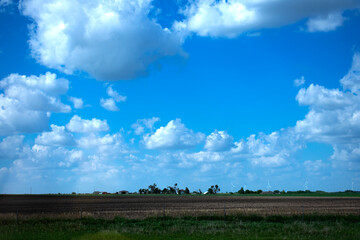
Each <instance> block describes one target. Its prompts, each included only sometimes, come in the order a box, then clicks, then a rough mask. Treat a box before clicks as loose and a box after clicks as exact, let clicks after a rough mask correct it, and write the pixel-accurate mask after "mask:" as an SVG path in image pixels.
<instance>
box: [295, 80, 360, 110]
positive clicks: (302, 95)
mask: <svg viewBox="0 0 360 240" xmlns="http://www.w3.org/2000/svg"><path fill="white" fill-rule="evenodd" d="M296 100H297V101H298V102H299V104H300V105H305V106H310V108H311V109H314V108H316V109H327V110H335V109H343V108H344V107H345V106H350V105H352V104H353V103H354V102H356V96H354V95H353V94H351V93H349V92H343V91H340V90H338V89H327V88H325V87H323V86H319V85H313V84H310V86H309V87H308V88H307V89H305V88H302V89H300V91H299V92H298V94H297V96H296Z"/></svg>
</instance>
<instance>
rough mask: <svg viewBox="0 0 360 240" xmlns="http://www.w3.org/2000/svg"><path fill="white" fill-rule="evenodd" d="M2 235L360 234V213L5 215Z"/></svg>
mask: <svg viewBox="0 0 360 240" xmlns="http://www.w3.org/2000/svg"><path fill="white" fill-rule="evenodd" d="M0 239H7V240H11V239H81V240H85V239H89V240H95V239H96V240H97V239H360V216H334V215H328V216H315V215H305V216H268V217H261V216H227V217H226V219H225V221H224V218H223V217H219V216H212V217H209V216H208V217H198V218H194V217H185V218H149V219H146V220H129V219H121V218H116V219H114V220H102V219H77V220H49V219H44V220H28V221H19V222H16V221H13V220H3V221H0Z"/></svg>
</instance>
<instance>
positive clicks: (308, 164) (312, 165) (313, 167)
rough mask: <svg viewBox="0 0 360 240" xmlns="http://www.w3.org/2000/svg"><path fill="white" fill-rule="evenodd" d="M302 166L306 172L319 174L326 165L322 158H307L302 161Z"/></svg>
mask: <svg viewBox="0 0 360 240" xmlns="http://www.w3.org/2000/svg"><path fill="white" fill-rule="evenodd" d="M304 166H305V169H306V171H307V172H309V173H310V174H313V175H319V174H320V172H321V170H322V169H324V168H325V167H327V164H326V163H324V162H323V161H322V160H315V161H310V160H307V161H305V162H304Z"/></svg>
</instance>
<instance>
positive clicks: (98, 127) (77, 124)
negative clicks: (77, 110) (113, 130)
mask: <svg viewBox="0 0 360 240" xmlns="http://www.w3.org/2000/svg"><path fill="white" fill-rule="evenodd" d="M66 128H67V129H68V130H69V131H71V132H82V133H85V132H86V133H87V132H103V131H108V130H109V125H108V124H107V121H106V120H99V119H96V118H93V119H91V120H87V119H82V118H81V117H79V116H77V115H75V116H73V117H72V118H71V120H70V122H69V123H68V124H67V125H66Z"/></svg>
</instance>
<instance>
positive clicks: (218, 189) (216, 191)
mask: <svg viewBox="0 0 360 240" xmlns="http://www.w3.org/2000/svg"><path fill="white" fill-rule="evenodd" d="M218 192H220V188H219V186H218V185H215V189H214V193H215V194H216V193H218Z"/></svg>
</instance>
